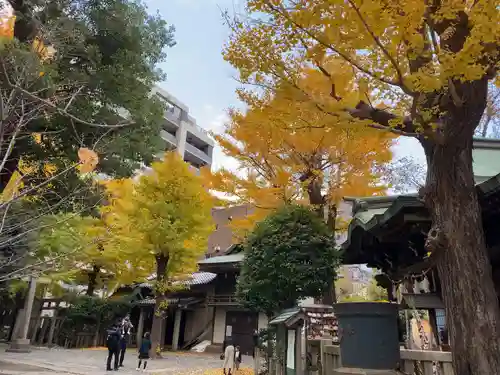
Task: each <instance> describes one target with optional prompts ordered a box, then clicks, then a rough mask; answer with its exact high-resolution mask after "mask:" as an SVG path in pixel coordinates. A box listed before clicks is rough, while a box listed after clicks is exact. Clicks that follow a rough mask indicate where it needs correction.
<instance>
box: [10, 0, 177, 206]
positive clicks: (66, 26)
mask: <svg viewBox="0 0 500 375" xmlns="http://www.w3.org/2000/svg"><path fill="white" fill-rule="evenodd" d="M10 3H11V5H12V7H13V8H14V10H15V11H16V16H17V17H16V22H15V26H14V37H15V39H14V40H13V41H12V42H10V43H8V44H7V45H4V46H3V48H2V50H1V51H0V59H1V63H2V67H3V71H4V72H5V73H6V77H8V79H2V83H1V84H0V90H1V91H2V92H1V94H2V96H1V97H2V98H3V99H2V100H4V103H3V104H4V105H3V106H2V108H4V109H5V111H6V112H7V113H4V118H9V120H10V121H9V126H8V127H6V128H5V129H4V138H3V139H4V140H6V139H13V140H14V142H13V147H12V148H2V152H1V153H0V160H3V159H5V164H4V165H2V167H3V168H1V169H2V170H1V171H0V172H2V173H1V177H2V178H1V181H0V182H1V184H0V185H1V187H5V185H6V182H7V181H8V180H9V178H10V175H11V174H12V173H13V171H14V170H15V169H16V168H17V166H18V164H19V161H20V160H21V159H22V160H23V161H25V162H29V163H32V164H33V165H37V164H38V163H39V161H40V160H49V161H51V162H52V163H53V164H54V165H56V166H57V167H58V168H63V166H64V165H68V163H69V162H70V161H74V159H75V155H76V152H75V150H76V149H78V148H79V147H89V148H93V149H95V150H96V151H97V152H98V153H99V155H101V160H100V165H99V171H100V172H104V173H106V174H109V175H112V176H127V175H130V173H131V172H132V171H133V170H134V169H136V168H137V167H138V166H139V165H140V163H141V162H144V163H146V164H147V163H149V162H151V161H152V160H153V157H154V155H155V154H156V153H158V152H159V151H161V149H162V147H163V142H162V140H161V138H160V135H159V131H160V129H161V122H162V113H163V108H162V105H161V103H160V101H159V100H158V98H156V97H155V96H154V95H153V96H151V95H150V91H151V88H152V86H153V85H154V84H155V83H156V82H158V81H160V80H162V79H163V78H164V75H163V73H162V72H161V70H159V69H157V64H158V63H160V62H162V61H164V59H165V57H166V55H165V48H166V47H170V46H173V45H174V41H173V31H174V29H173V27H171V26H170V27H168V26H167V24H166V22H165V21H164V20H162V19H161V18H160V16H159V15H158V14H156V15H149V14H148V13H147V10H146V8H145V6H144V5H143V3H142V2H140V1H135V0H103V1H94V0H55V1H51V2H49V3H46V2H40V1H38V0H23V1H10ZM34 41H35V42H36V43H35V44H33V42H34ZM40 41H43V42H44V43H45V44H46V45H50V47H51V51H55V53H52V54H50V56H47V55H48V53H47V52H46V50H45V49H44V48H46V47H43V45H42V47H40V45H41V43H40ZM41 50H43V52H40V51H41ZM19 66H23V69H18V68H17V67H19ZM6 98H10V101H9V103H14V105H11V106H7V105H5V104H6V102H5V100H6ZM21 107H22V108H25V109H26V111H25V112H23V113H21V112H22V111H21V110H20V108H21ZM28 115H29V116H28ZM123 117H126V118H127V121H124V119H123ZM21 119H22V120H21ZM21 135H22V136H21ZM37 176H38V177H39V176H40V174H38V175H34V176H33V179H34V180H35V181H36V177H37ZM55 187H59V188H60V189H62V190H63V191H64V188H65V185H63V184H60V185H56V186H54V188H55ZM53 190H54V189H53ZM61 195H64V194H59V196H61ZM50 197H51V198H54V199H56V194H52V195H50Z"/></svg>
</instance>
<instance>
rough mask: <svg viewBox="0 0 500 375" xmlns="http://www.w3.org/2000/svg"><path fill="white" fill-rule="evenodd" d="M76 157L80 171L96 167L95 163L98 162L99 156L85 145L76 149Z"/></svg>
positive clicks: (86, 171)
mask: <svg viewBox="0 0 500 375" xmlns="http://www.w3.org/2000/svg"><path fill="white" fill-rule="evenodd" d="M78 159H79V160H80V164H79V166H78V169H79V170H80V172H81V173H90V172H92V171H93V170H94V169H95V168H96V167H97V163H99V157H98V156H97V154H96V153H95V151H93V150H90V149H88V148H85V147H82V148H80V149H79V150H78Z"/></svg>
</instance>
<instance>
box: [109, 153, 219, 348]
mask: <svg viewBox="0 0 500 375" xmlns="http://www.w3.org/2000/svg"><path fill="white" fill-rule="evenodd" d="M106 189H107V192H108V194H109V202H108V205H107V206H105V207H104V208H103V213H104V215H105V216H104V217H105V222H106V224H107V225H109V226H110V227H113V233H114V239H113V240H112V241H114V242H115V246H119V247H120V248H129V249H133V250H134V251H135V256H136V257H137V258H141V259H143V261H149V262H150V263H151V264H153V265H154V269H155V270H156V286H155V292H156V305H155V316H154V319H153V327H152V330H151V334H152V341H153V351H154V352H155V353H158V351H159V348H160V347H159V345H160V343H161V332H162V331H161V322H162V315H163V311H164V309H165V307H166V299H165V293H166V292H167V291H170V290H172V289H176V288H178V287H179V282H180V281H182V279H183V278H187V277H189V276H190V275H191V274H192V272H194V271H195V270H196V267H197V262H198V260H199V259H200V258H201V257H202V256H203V254H204V253H205V251H206V247H207V240H208V236H209V234H210V233H211V231H212V230H213V224H212V207H213V202H214V198H213V197H212V195H210V193H209V192H208V190H207V189H206V188H205V186H204V185H203V181H202V179H201V177H200V176H198V175H196V174H195V173H194V171H193V170H192V169H191V168H190V167H189V165H188V164H187V163H185V162H184V161H183V160H182V159H181V158H180V156H179V155H178V153H176V152H171V153H166V154H165V156H164V158H163V160H162V161H157V162H154V163H153V164H152V165H151V169H150V170H148V171H147V172H146V173H145V174H143V175H141V176H140V177H139V178H138V179H137V180H134V179H122V180H114V181H109V182H108V183H106Z"/></svg>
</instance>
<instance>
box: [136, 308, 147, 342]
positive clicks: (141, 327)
mask: <svg viewBox="0 0 500 375" xmlns="http://www.w3.org/2000/svg"><path fill="white" fill-rule="evenodd" d="M144 315H145V313H144V308H143V307H142V306H141V307H140V313H139V322H138V323H137V333H136V340H137V347H140V345H141V342H142V337H143V336H144Z"/></svg>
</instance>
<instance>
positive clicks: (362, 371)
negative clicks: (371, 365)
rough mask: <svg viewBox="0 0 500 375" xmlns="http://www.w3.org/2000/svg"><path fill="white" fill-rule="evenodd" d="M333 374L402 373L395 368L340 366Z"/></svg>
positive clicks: (392, 374) (389, 374) (385, 374)
mask: <svg viewBox="0 0 500 375" xmlns="http://www.w3.org/2000/svg"><path fill="white" fill-rule="evenodd" d="M333 375H401V373H400V372H397V371H395V370H371V369H365V368H350V367H339V368H337V369H335V370H333Z"/></svg>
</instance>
